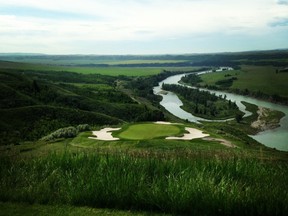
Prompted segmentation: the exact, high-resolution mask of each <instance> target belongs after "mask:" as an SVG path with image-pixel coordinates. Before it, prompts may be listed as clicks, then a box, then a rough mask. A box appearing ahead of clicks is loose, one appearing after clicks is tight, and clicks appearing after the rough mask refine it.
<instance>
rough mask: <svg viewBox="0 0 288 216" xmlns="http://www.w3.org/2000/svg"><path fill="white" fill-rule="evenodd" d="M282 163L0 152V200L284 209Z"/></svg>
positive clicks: (263, 211) (178, 209) (184, 210)
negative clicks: (23, 157)
mask: <svg viewBox="0 0 288 216" xmlns="http://www.w3.org/2000/svg"><path fill="white" fill-rule="evenodd" d="M222 157H223V155H222ZM205 158H209V160H206V159H205ZM287 171H288V169H287V162H278V163H277V165H276V164H275V163H273V162H271V161H263V160H256V159H252V158H249V159H247V158H246V159H245V158H238V157H237V156H234V157H233V156H231V155H230V157H228V158H227V155H226V157H225V160H224V158H221V157H219V156H216V157H215V156H212V155H206V154H202V155H201V154H199V155H198V156H197V157H195V156H194V157H191V155H189V154H185V152H182V153H181V154H178V155H177V154H175V153H173V152H172V154H170V155H165V154H163V153H162V154H159V155H156V154H155V153H150V154H149V153H148V154H147V153H145V152H143V154H139V155H137V154H134V155H127V152H125V154H121V153H120V154H117V155H108V154H105V155H101V154H99V153H97V152H96V153H93V152H91V153H89V154H84V153H80V152H78V153H74V154H70V153H69V152H66V153H65V154H60V155H56V154H50V155H48V157H40V158H37V159H35V158H34V159H29V160H17V158H15V159H14V160H13V161H10V160H9V159H7V158H6V159H5V158H1V173H0V175H1V178H0V179H1V180H0V184H1V185H2V186H4V185H5V187H0V188H1V193H0V200H1V201H12V200H13V201H17V202H24V201H25V202H29V203H39V204H58V205H59V204H61V205H63V204H64V205H80V206H90V207H98V208H99V207H100V208H117V209H126V210H129V209H138V210H148V211H161V212H167V213H173V214H177V215H180V214H185V215H191V214H197V215H202V214H212V213H213V214H219V215H223V214H224V215H226V214H227V215H235V214H236V215H237V214H238V213H239V210H241V215H285V212H286V211H287V210H288V209H287V205H285V204H286V203H287V202H288V200H287V199H288V198H287V196H286V193H285V190H283V188H285V187H286V183H287V181H288V179H287V177H288V173H287ZM15 176H16V177H17V178H15ZM17 179H21V181H18V180H17Z"/></svg>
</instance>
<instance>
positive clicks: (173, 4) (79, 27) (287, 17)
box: [0, 0, 288, 54]
mask: <svg viewBox="0 0 288 216" xmlns="http://www.w3.org/2000/svg"><path fill="white" fill-rule="evenodd" d="M285 48H288V0H0V53H11V52H24V53H46V54H186V53H210V52H236V51H250V50H270V49H285Z"/></svg>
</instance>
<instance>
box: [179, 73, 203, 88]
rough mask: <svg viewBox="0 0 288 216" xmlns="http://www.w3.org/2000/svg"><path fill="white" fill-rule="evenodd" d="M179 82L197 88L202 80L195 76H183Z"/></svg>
mask: <svg viewBox="0 0 288 216" xmlns="http://www.w3.org/2000/svg"><path fill="white" fill-rule="evenodd" d="M181 81H182V82H184V83H187V84H189V85H192V86H197V84H198V83H200V82H202V79H201V77H200V76H198V75H196V74H189V75H186V76H183V77H182V78H181Z"/></svg>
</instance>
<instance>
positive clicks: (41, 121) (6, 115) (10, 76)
mask: <svg viewBox="0 0 288 216" xmlns="http://www.w3.org/2000/svg"><path fill="white" fill-rule="evenodd" d="M0 77H1V82H2V83H1V84H0V102H1V105H0V115H1V116H3V117H1V121H0V135H1V136H2V137H3V139H1V142H0V144H1V145H3V144H10V143H18V142H19V141H20V140H21V139H23V140H29V139H31V140H35V139H39V138H40V137H43V136H45V135H47V134H49V133H51V132H52V131H55V130H56V129H59V128H63V127H68V126H76V125H78V124H91V125H103V124H118V123H119V122H122V121H139V120H143V121H149V120H163V115H161V114H162V113H157V111H152V110H150V109H149V108H147V107H145V105H141V104H138V103H136V102H135V101H134V100H132V99H131V98H130V97H129V96H128V95H126V94H124V93H123V92H121V91H119V90H118V89H117V88H116V86H117V82H118V81H119V80H118V79H120V77H118V78H117V77H110V76H103V75H96V74H94V75H83V74H76V73H68V72H63V73H62V72H57V73H55V72H37V71H36V72H35V71H33V72H31V71H20V70H19V71H17V70H16V71H14V70H12V71H8V70H2V71H0ZM121 79H123V80H126V78H125V77H122V78H121ZM59 81H63V82H64V83H62V82H61V83H58V82H59ZM70 82H74V83H70ZM75 83H77V85H76V84H75ZM87 83H89V84H91V85H87ZM97 84H101V85H105V86H108V87H107V88H103V87H101V85H99V87H98V86H97Z"/></svg>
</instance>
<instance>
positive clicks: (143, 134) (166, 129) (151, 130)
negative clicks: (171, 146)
mask: <svg viewBox="0 0 288 216" xmlns="http://www.w3.org/2000/svg"><path fill="white" fill-rule="evenodd" d="M181 132H182V130H181V129H180V127H179V126H176V125H163V124H135V125H130V126H129V127H128V128H127V129H125V130H124V131H122V132H120V133H119V134H118V136H119V137H120V138H122V139H129V140H144V139H153V138H159V137H164V136H175V135H179V134H180V133H181Z"/></svg>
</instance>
